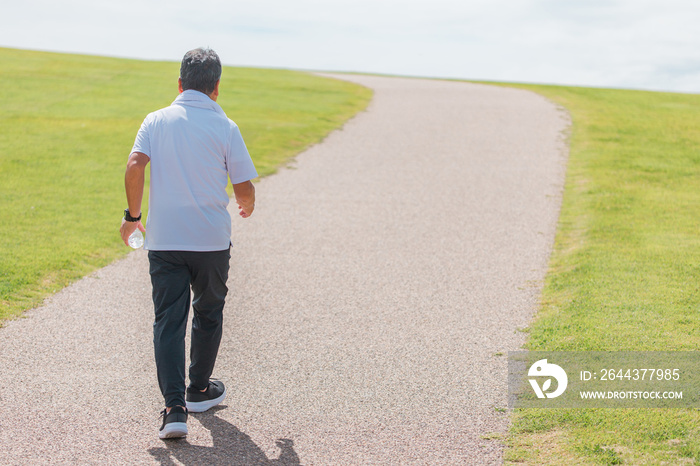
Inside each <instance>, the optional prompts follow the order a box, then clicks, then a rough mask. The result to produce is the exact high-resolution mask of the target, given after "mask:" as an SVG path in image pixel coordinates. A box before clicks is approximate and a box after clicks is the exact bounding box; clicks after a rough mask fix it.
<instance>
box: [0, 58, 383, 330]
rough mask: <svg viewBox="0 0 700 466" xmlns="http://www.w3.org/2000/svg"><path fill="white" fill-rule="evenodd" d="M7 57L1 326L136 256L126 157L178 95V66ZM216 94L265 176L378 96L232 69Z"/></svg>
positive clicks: (1, 158) (1, 94) (2, 76)
mask: <svg viewBox="0 0 700 466" xmlns="http://www.w3.org/2000/svg"><path fill="white" fill-rule="evenodd" d="M0 60H1V61H2V62H3V66H2V67H1V68H0V82H2V86H0V102H2V104H1V105H0V128H1V129H0V180H2V182H1V183H0V216H1V217H2V219H3V221H2V223H0V237H1V238H2V241H0V322H1V321H2V319H6V318H8V317H10V316H14V315H17V314H18V313H20V312H21V311H23V310H25V309H27V308H30V307H32V306H35V305H37V304H38V303H39V302H40V301H41V300H42V299H43V298H44V297H45V296H46V295H47V294H49V293H51V292H53V291H55V290H58V289H60V288H62V287H63V286H65V285H66V284H68V283H69V282H71V281H72V280H75V279H77V278H79V277H81V276H83V275H85V274H87V273H89V272H90V271H92V270H94V269H96V268H98V267H101V266H104V265H106V264H107V263H109V262H111V261H112V260H114V259H115V258H117V257H120V256H123V255H124V254H126V253H128V252H129V249H128V248H127V247H126V246H124V244H123V243H122V242H121V240H120V238H119V234H118V227H119V224H120V221H121V217H122V215H123V209H124V208H125V206H126V198H125V194H124V169H125V166H126V159H127V157H128V155H129V152H130V149H131V146H132V144H133V142H134V137H135V135H136V131H137V130H138V128H139V126H140V124H141V121H142V120H143V118H144V117H145V116H146V114H148V113H149V112H151V111H153V110H157V109H158V108H161V107H165V106H167V105H169V104H170V103H171V102H172V101H173V100H174V99H175V97H176V96H177V78H178V75H179V63H171V62H146V61H138V60H123V59H115V58H105V57H91V56H80V55H66V54H55V53H41V52H30V51H22V50H14V49H3V48H0ZM220 91H221V94H220V97H219V100H218V102H219V103H220V104H221V106H222V107H223V109H224V110H225V111H226V112H227V114H228V115H229V117H230V118H232V119H233V120H234V121H236V123H238V125H239V127H240V128H241V132H242V134H243V137H244V138H245V140H246V143H247V145H248V148H249V150H250V152H251V155H252V156H253V160H254V162H255V164H256V166H257V168H258V172H259V173H260V174H261V175H267V174H270V173H272V172H273V171H274V170H275V169H276V167H278V166H280V165H281V164H284V163H285V161H286V160H288V159H289V158H290V157H293V156H294V155H295V154H297V153H299V152H300V151H301V150H302V149H304V148H306V147H307V146H309V145H311V144H314V143H316V142H318V141H320V140H321V139H322V138H323V137H325V136H326V135H327V134H328V133H329V132H330V131H331V130H333V129H335V128H337V127H339V126H341V125H342V124H343V123H344V122H345V121H346V120H347V119H348V118H350V117H351V116H353V115H354V114H356V113H357V112H358V111H360V110H362V109H364V108H365V107H366V105H367V103H368V102H369V99H370V97H371V92H370V91H369V90H368V89H365V88H362V87H360V86H357V85H354V84H350V83H344V82H340V81H335V80H330V79H325V78H320V77H316V76H312V75H309V74H306V73H299V72H293V71H284V70H257V69H243V68H230V67H225V68H224V72H223V76H222V82H221V89H220ZM146 197H147V196H146Z"/></svg>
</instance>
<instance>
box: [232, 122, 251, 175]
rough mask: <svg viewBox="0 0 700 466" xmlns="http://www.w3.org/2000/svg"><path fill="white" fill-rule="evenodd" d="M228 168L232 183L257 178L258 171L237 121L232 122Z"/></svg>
mask: <svg viewBox="0 0 700 466" xmlns="http://www.w3.org/2000/svg"><path fill="white" fill-rule="evenodd" d="M226 170H228V176H229V178H230V179H231V183H232V184H238V183H243V182H245V181H248V180H252V179H253V178H257V176H258V172H257V170H256V169H255V165H253V160H252V159H251V158H250V154H249V153H248V148H247V147H246V145H245V142H243V136H241V131H240V130H239V129H238V126H236V124H235V123H233V122H231V140H230V143H229V151H228V154H226Z"/></svg>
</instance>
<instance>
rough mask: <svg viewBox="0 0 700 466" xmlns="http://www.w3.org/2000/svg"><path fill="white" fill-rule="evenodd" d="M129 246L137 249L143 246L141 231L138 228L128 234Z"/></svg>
mask: <svg viewBox="0 0 700 466" xmlns="http://www.w3.org/2000/svg"><path fill="white" fill-rule="evenodd" d="M128 241H129V246H131V247H132V248H134V249H138V248H140V247H141V246H143V233H141V230H139V229H138V228H137V229H135V230H134V232H133V233H132V234H131V235H130V236H129V240H128Z"/></svg>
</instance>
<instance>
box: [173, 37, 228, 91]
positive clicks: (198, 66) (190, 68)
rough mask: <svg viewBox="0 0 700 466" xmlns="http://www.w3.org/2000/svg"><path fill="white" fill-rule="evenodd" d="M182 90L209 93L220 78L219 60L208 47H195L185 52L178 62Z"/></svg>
mask: <svg viewBox="0 0 700 466" xmlns="http://www.w3.org/2000/svg"><path fill="white" fill-rule="evenodd" d="M180 79H182V90H183V91H186V90H188V89H193V90H195V91H199V92H203V93H204V94H207V95H209V94H211V93H212V92H214V88H215V87H216V83H217V81H218V80H219V79H221V60H219V56H218V55H217V54H216V52H214V51H213V50H212V49H210V48H203V47H200V48H197V49H194V50H190V51H189V52H187V53H186V54H185V56H184V58H183V59H182V63H181V64H180Z"/></svg>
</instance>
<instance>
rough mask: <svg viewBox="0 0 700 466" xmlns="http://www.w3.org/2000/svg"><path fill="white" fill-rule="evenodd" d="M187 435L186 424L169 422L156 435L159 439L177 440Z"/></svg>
mask: <svg viewBox="0 0 700 466" xmlns="http://www.w3.org/2000/svg"><path fill="white" fill-rule="evenodd" d="M186 435H187V424H186V423H184V422H171V423H170V424H165V427H163V430H161V431H160V432H159V433H158V437H160V438H178V437H185V436H186Z"/></svg>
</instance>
